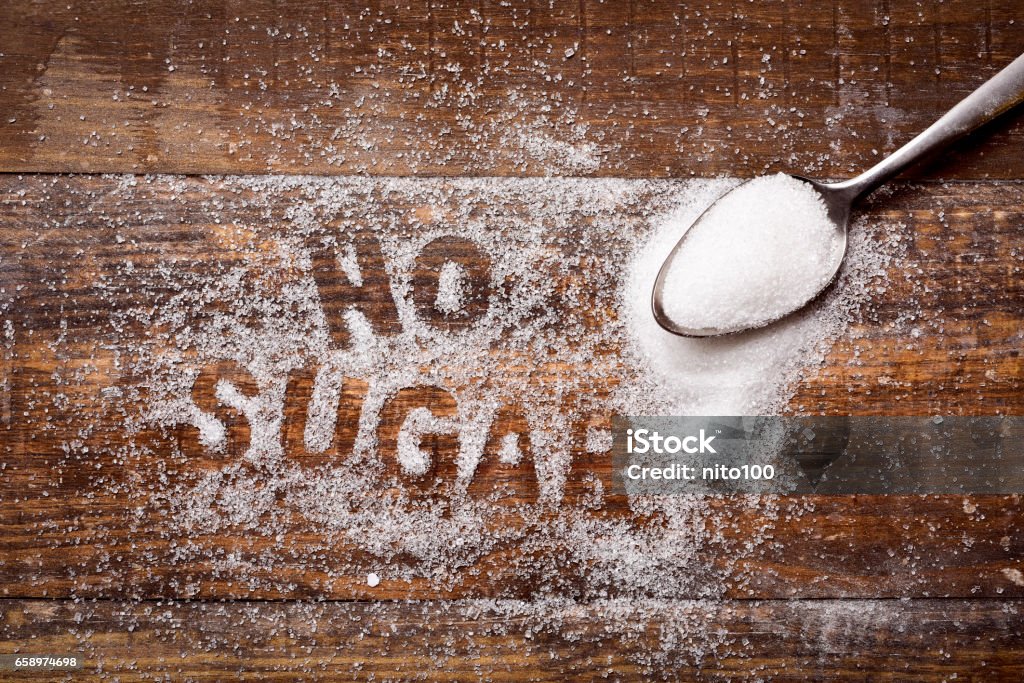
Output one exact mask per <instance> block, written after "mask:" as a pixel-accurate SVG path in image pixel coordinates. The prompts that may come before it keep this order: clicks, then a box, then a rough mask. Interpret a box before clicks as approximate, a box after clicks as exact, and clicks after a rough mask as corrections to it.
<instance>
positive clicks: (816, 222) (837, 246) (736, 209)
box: [663, 173, 845, 331]
mask: <svg viewBox="0 0 1024 683" xmlns="http://www.w3.org/2000/svg"><path fill="white" fill-rule="evenodd" d="M687 227H688V225H687V224H678V225H677V226H674V228H675V229H676V230H677V234H682V233H683V232H686V231H687ZM844 242H845V240H844V238H843V235H842V233H841V232H840V230H839V229H838V228H837V227H836V226H835V225H834V224H833V222H832V221H831V220H830V219H829V216H828V211H827V208H826V207H825V203H824V202H823V201H822V199H821V197H820V196H819V194H818V192H817V191H816V190H815V189H814V188H813V187H812V186H811V185H810V184H808V183H806V182H804V181H801V180H798V179H796V178H793V177H792V176H788V175H786V174H783V173H779V174H776V175H771V176H764V177H761V178H755V179H753V180H751V181H749V182H747V183H744V184H743V185H740V186H739V187H737V188H736V189H735V190H733V191H732V192H730V193H728V194H726V195H725V196H723V197H722V198H721V199H720V200H719V201H718V202H716V203H715V204H714V205H713V206H712V207H711V208H710V209H709V210H708V211H707V213H706V214H705V215H704V216H702V217H701V218H700V219H699V220H698V221H697V222H696V223H694V224H693V225H692V227H689V234H687V235H686V239H685V241H684V242H683V244H682V245H681V246H680V248H679V250H678V251H677V252H676V253H675V254H674V256H673V258H672V260H671V262H670V263H669V264H668V266H667V268H668V270H667V272H666V274H665V281H664V295H663V308H664V312H665V315H667V316H668V317H669V318H670V319H671V320H672V321H673V322H675V323H676V324H677V325H679V326H681V327H683V328H686V329H689V330H695V331H700V330H732V329H744V328H750V327H758V326H760V325H763V324H765V323H768V322H771V321H773V320H776V319H778V318H780V317H782V316H784V315H786V314H788V313H791V312H792V311H794V310H796V309H798V308H800V307H801V306H803V304H805V303H806V302H807V301H809V300H810V299H812V298H813V297H814V296H815V295H816V294H817V293H818V292H820V291H821V290H822V289H823V288H824V287H825V286H826V285H827V284H828V283H829V281H830V280H831V279H832V277H833V275H834V274H835V272H836V270H837V268H838V266H839V262H840V260H841V259H842V257H843V247H844Z"/></svg>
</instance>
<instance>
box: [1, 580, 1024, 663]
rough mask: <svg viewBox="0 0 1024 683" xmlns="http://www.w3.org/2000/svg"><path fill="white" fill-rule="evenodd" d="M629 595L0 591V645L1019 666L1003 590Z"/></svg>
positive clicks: (131, 656)
mask: <svg viewBox="0 0 1024 683" xmlns="http://www.w3.org/2000/svg"><path fill="white" fill-rule="evenodd" d="M540 606H543V608H544V609H546V610H547V611H548V616H552V617H555V618H556V619H557V621H558V622H559V624H560V628H558V629H555V628H550V627H548V626H546V624H548V623H549V622H548V621H547V620H546V619H544V618H543V617H542V616H541V615H539V614H538V613H537V612H536V611H535V610H536V609H537V608H539V607H540ZM642 607H643V609H646V610H649V612H648V614H651V615H656V619H655V620H654V621H648V620H646V619H645V617H644V616H643V614H644V613H643V612H641V609H640V608H641V606H640V605H636V606H635V608H631V606H630V605H628V604H622V603H616V602H614V601H609V602H597V603H583V604H574V603H568V604H566V603H563V604H558V603H547V604H545V603H540V604H538V605H536V606H534V607H533V608H531V606H530V605H528V604H524V603H515V602H497V603H495V602H474V601H465V602H448V603H445V602H420V603H405V602H397V603H387V602H381V603H358V602H356V603H295V602H289V603H232V602H229V603H220V604H215V603H175V602H151V603H141V604H138V603H118V602H106V601H101V602H95V603H94V602H86V603H72V602H68V601H61V600H49V601H31V600H4V601H3V602H2V603H0V610H2V614H3V621H2V622H0V647H2V648H3V652H5V653H7V652H14V651H15V650H16V649H17V650H20V651H23V652H26V653H27V652H29V651H31V652H35V653H44V652H45V653H52V654H65V653H81V655H82V656H83V657H84V659H85V662H86V665H85V666H84V667H83V669H82V670H80V671H76V672H74V673H73V674H71V675H68V676H67V679H68V680H71V679H73V680H76V681H83V680H90V681H91V680H106V679H110V678H114V677H116V678H117V679H118V680H121V681H136V680H151V679H152V678H153V677H156V676H167V677H170V678H172V679H174V680H192V681H218V680H226V679H242V680H267V681H299V680H303V681H305V680H360V681H361V680H380V679H381V678H384V679H387V680H396V679H400V680H410V679H420V678H429V680H444V681H476V680H481V679H483V680H509V681H512V680H516V681H563V680H567V679H573V680H594V679H602V678H611V679H613V680H618V679H625V680H631V679H639V678H642V679H644V680H662V679H667V680H685V681H721V680H737V679H749V678H760V679H764V680H777V681H805V680H808V679H819V680H873V681H875V680H877V681H930V680H940V679H947V678H954V677H955V678H956V679H957V680H968V681H982V680H984V681H1003V680H1006V681H1009V680H1018V679H1019V678H1020V676H1021V675H1022V674H1024V665H1022V663H1021V661H1022V650H1021V647H1022V646H1021V643H1022V637H1021V636H1022V629H1024V623H1022V616H1021V614H1020V612H1021V607H1020V604H1019V601H1016V600H1003V601H993V600H913V601H907V602H902V601H885V600H882V601H877V600H853V601H810V602H804V601H782V602H779V601H774V602H763V603H755V602H721V603H700V602H682V601H663V602H655V603H649V604H645V605H643V606H642ZM708 624H714V625H715V626H716V631H715V632H714V633H708V632H707V631H706V630H705V628H706V626H707V625H708ZM28 643H31V645H30V646H29V645H28ZM99 663H102V664H101V666H102V668H101V669H100V670H99V671H98V670H97V665H98V664H99ZM5 674H6V680H11V681H20V680H25V681H31V680H39V677H38V674H25V675H21V676H18V675H12V674H11V672H5ZM51 676H53V675H52V674H51ZM55 678H57V679H58V680H59V679H60V677H59V676H55Z"/></svg>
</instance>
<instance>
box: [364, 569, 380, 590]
mask: <svg viewBox="0 0 1024 683" xmlns="http://www.w3.org/2000/svg"><path fill="white" fill-rule="evenodd" d="M366 585H367V586H369V587H370V588H376V587H377V586H379V585H380V577H379V576H377V574H376V573H375V572H370V573H369V574H367V575H366Z"/></svg>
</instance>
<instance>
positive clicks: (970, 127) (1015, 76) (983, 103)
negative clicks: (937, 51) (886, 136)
mask: <svg viewBox="0 0 1024 683" xmlns="http://www.w3.org/2000/svg"><path fill="white" fill-rule="evenodd" d="M1021 102H1024V55H1021V56H1020V57H1017V59H1015V60H1013V61H1012V62H1010V64H1009V66H1007V67H1006V68H1004V69H1003V70H1002V71H1000V72H999V73H997V74H996V75H995V76H993V77H992V78H990V79H989V80H988V81H986V82H985V83H984V84H982V86H981V87H980V88H978V89H977V90H975V91H974V92H972V93H971V94H970V95H968V96H967V97H965V98H964V99H963V100H961V101H960V102H959V103H958V104H957V105H956V106H954V107H953V108H952V109H950V110H949V111H948V112H946V113H945V114H943V115H942V117H941V118H940V119H939V120H938V121H936V122H935V123H933V124H932V125H931V126H929V127H928V128H927V129H925V130H924V131H923V132H922V133H920V134H919V135H918V136H917V137H915V138H914V139H913V140H911V141H910V142H908V143H907V144H905V145H903V146H902V147H900V148H899V149H898V150H896V151H895V152H893V153H892V154H890V155H889V156H888V157H886V158H885V159H883V160H882V161H880V162H879V163H878V164H876V165H875V166H873V167H872V168H870V169H868V170H867V171H864V172H863V173H861V174H860V175H859V176H857V177H856V178H852V179H850V180H846V181H843V182H840V183H832V184H831V185H830V187H832V188H834V189H836V190H845V191H846V192H845V193H844V194H846V196H847V197H849V199H850V201H856V200H857V199H859V198H861V197H863V196H864V195H866V194H868V193H869V192H871V191H872V190H874V189H875V188H877V187H878V186H879V185H881V184H882V183H884V182H885V181H887V180H889V179H890V178H892V177H893V176H895V175H896V174H898V173H899V172H900V171H903V170H904V169H906V168H907V167H908V166H911V165H912V164H914V163H916V162H918V161H920V160H922V159H924V158H926V157H929V156H931V155H933V154H936V153H938V152H941V151H942V150H943V149H945V148H946V147H948V146H949V145H950V144H952V143H953V142H954V141H956V140H957V139H958V138H961V137H963V136H964V135H967V134H968V133H970V132H972V131H974V130H977V129H978V128H980V127H981V126H983V125H985V124H986V123H988V122H989V121H991V120H993V119H995V118H996V117H998V116H1000V115H1001V114H1004V113H1005V112H1007V111H1009V110H1010V109H1012V108H1013V107H1015V106H1016V105H1018V104H1020V103H1021Z"/></svg>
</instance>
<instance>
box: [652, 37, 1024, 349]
mask: <svg viewBox="0 0 1024 683" xmlns="http://www.w3.org/2000/svg"><path fill="white" fill-rule="evenodd" d="M1022 101H1024V55H1021V56H1020V57H1018V58H1017V59H1015V60H1013V62H1011V63H1010V65H1009V66H1007V67H1006V68H1004V69H1003V70H1002V71H1000V72H999V73H997V74H996V75H995V76H993V77H992V78H991V79H989V80H988V81H986V82H985V83H984V84H983V85H982V86H981V87H980V88H978V89H977V90H975V91H974V92H972V93H971V94H970V95H968V96H967V97H966V98H964V99H963V100H962V101H961V102H960V103H959V104H957V105H956V106H955V107H953V108H952V109H950V110H949V111H948V112H946V113H945V114H944V115H943V116H942V118H940V119H939V120H938V121H936V122H935V123H933V124H932V125H931V126H929V127H928V128H927V129H926V130H925V131H924V132H922V133H921V134H919V135H918V136H917V137H915V138H914V139H913V140H911V141H910V142H908V143H907V144H905V145H904V146H903V147H901V148H899V149H898V150H896V151H895V152H893V153H892V154H890V155H889V156H888V157H886V158H885V159H883V160H882V161H881V162H879V163H878V164H877V165H875V166H874V167H873V168H870V169H868V170H867V171H865V172H863V173H861V174H860V175H859V176H857V177H856V178H852V179H850V180H844V181H842V182H838V183H823V182H821V181H818V180H812V179H810V178H804V177H802V176H797V175H794V176H793V177H794V178H796V179H798V180H802V181H804V182H807V183H809V184H810V185H811V186H812V187H813V188H814V189H815V190H817V191H818V192H819V193H820V194H821V198H822V200H824V202H825V206H826V207H827V208H828V215H829V218H830V219H831V220H832V222H833V224H834V226H835V229H836V230H837V231H838V232H839V233H840V234H841V240H842V251H843V253H844V254H845V252H846V228H847V224H848V223H849V220H850V211H851V209H852V208H853V205H854V203H856V202H857V201H858V200H859V199H861V198H862V197H864V196H866V195H868V194H869V193H870V192H872V191H873V190H875V189H877V188H878V187H879V186H880V185H882V184H883V183H885V182H886V181H887V180H889V179H890V178H892V177H893V176H895V175H897V174H898V173H900V172H901V171H903V170H905V169H906V168H907V167H909V166H911V165H913V164H915V163H917V162H918V161H921V160H922V159H924V158H927V157H930V156H932V155H935V154H937V153H939V152H941V151H942V150H944V149H946V148H947V147H949V145H951V144H952V143H953V142H955V141H956V140H957V139H959V138H961V137H963V136H964V135H967V134H968V133H970V132H972V131H974V130H977V129H978V128H980V127H981V126H983V125H985V124H986V123H988V122H990V121H992V120H993V119H995V118H996V117H998V116H1000V115H1002V114H1004V113H1005V112H1007V111H1009V110H1010V109H1012V108H1013V107H1015V106H1016V105H1018V104H1020V103H1021V102H1022ZM735 191H736V188H734V189H733V190H730V192H729V193H726V194H725V195H723V196H722V197H719V198H718V199H717V200H716V201H715V202H714V203H713V204H712V205H711V206H709V207H708V208H707V209H705V211H704V213H702V214H701V215H700V216H699V217H698V218H697V220H696V221H694V223H693V225H692V226H690V229H689V230H687V231H686V233H684V234H683V236H682V237H681V238H680V239H679V241H678V242H677V243H676V245H675V247H673V248H672V251H671V252H670V253H669V255H668V258H667V259H665V263H664V264H662V266H661V270H660V271H659V272H658V278H657V280H655V282H654V292H653V295H652V297H651V308H652V309H653V311H654V318H655V320H657V321H658V324H659V325H661V326H662V327H663V328H665V329H666V330H668V331H669V332H672V333H673V334H678V335H681V336H684V337H712V336H715V335H720V334H728V333H730V332H740V331H742V330H746V329H752V328H754V327H763V326H765V325H768V324H770V323H773V322H775V321H776V320H779V319H781V318H783V317H785V316H787V315H789V314H791V313H793V312H794V311H796V310H799V309H800V308H803V307H804V306H806V305H807V303H809V302H810V301H811V300H813V299H815V298H816V297H817V296H818V295H819V294H821V292H823V291H824V290H825V289H826V288H828V286H829V285H830V284H832V282H833V281H834V280H835V276H836V274H837V273H838V272H839V263H837V265H836V272H835V273H833V274H832V278H831V279H830V280H829V281H828V282H827V283H826V284H825V285H824V286H822V288H821V289H820V290H819V291H817V292H816V293H815V294H814V295H813V296H811V297H810V298H808V300H807V301H805V302H804V303H802V304H800V305H799V306H796V307H794V308H793V309H792V310H789V311H786V312H785V313H783V314H781V315H779V316H777V317H775V318H772V319H770V320H761V321H756V322H753V323H751V324H737V325H733V326H731V327H729V326H725V327H704V328H699V329H691V328H687V327H685V326H683V325H680V324H679V323H677V322H676V321H674V320H672V319H671V318H670V317H668V316H667V315H666V314H665V308H664V298H665V276H666V274H667V273H668V271H669V266H670V265H671V264H672V261H673V260H674V259H675V258H676V255H677V254H678V253H679V251H680V249H682V248H683V247H684V245H685V244H686V238H687V237H688V236H690V235H691V234H693V232H694V231H695V230H697V229H698V228H699V227H700V224H701V221H702V220H703V219H704V218H705V217H706V216H707V215H708V212H709V211H710V210H711V208H712V207H713V206H715V205H716V204H718V202H720V201H722V199H723V198H724V197H726V196H728V195H729V194H730V193H731V192H735ZM840 263H841V261H840Z"/></svg>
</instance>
